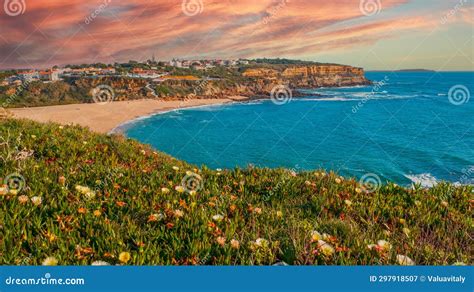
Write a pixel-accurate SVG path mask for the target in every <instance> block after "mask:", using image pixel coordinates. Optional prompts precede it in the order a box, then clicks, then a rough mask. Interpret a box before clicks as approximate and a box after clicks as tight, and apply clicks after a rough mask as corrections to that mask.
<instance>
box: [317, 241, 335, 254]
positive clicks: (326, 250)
mask: <svg viewBox="0 0 474 292" xmlns="http://www.w3.org/2000/svg"><path fill="white" fill-rule="evenodd" d="M318 247H319V249H320V250H321V252H322V253H323V254H324V255H325V256H331V255H332V254H333V253H334V247H332V245H330V244H329V243H327V242H326V241H324V240H318Z"/></svg>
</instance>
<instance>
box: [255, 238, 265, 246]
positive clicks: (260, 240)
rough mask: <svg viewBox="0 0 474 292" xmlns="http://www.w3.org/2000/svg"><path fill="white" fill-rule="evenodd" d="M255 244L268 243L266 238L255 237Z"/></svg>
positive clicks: (263, 244)
mask: <svg viewBox="0 0 474 292" xmlns="http://www.w3.org/2000/svg"><path fill="white" fill-rule="evenodd" d="M255 245H256V246H267V245H268V240H266V239H263V238H257V240H255Z"/></svg>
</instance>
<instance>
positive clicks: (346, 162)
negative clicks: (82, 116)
mask: <svg viewBox="0 0 474 292" xmlns="http://www.w3.org/2000/svg"><path fill="white" fill-rule="evenodd" d="M367 77H368V78H369V79H370V80H372V81H374V82H376V83H375V84H374V85H371V86H361V87H346V88H319V89H314V90H306V92H307V93H309V94H311V95H310V96H307V97H304V98H295V97H294V98H292V99H291V100H290V99H286V100H284V101H286V103H284V104H282V105H277V104H275V103H273V102H272V101H271V100H262V101H254V102H249V103H239V104H232V105H221V106H209V107H201V108H193V109H185V110H179V111H172V112H168V113H164V114H160V115H154V116H151V117H149V118H146V119H141V120H137V121H135V122H133V123H131V124H129V125H128V126H127V127H126V128H125V134H126V135H127V136H128V137H131V138H135V139H137V140H139V141H142V142H144V143H148V144H151V145H152V146H153V147H155V148H156V149H159V150H161V151H163V152H166V153H168V154H170V155H173V156H175V157H177V158H179V159H183V160H185V161H188V162H190V163H193V164H198V165H202V164H205V165H207V166H209V167H211V168H233V167H235V166H242V167H245V166H247V165H249V164H251V165H255V166H262V167H286V168H291V169H295V170H310V169H318V168H324V169H327V170H334V171H337V172H339V173H340V174H341V175H344V176H351V177H357V178H364V177H365V178H366V177H373V176H374V175H375V176H376V177H378V178H380V180H381V181H382V182H384V181H387V180H390V181H394V182H396V183H398V184H402V185H409V184H411V183H412V182H416V183H421V184H422V185H424V186H431V185H433V184H435V183H436V182H438V181H440V180H446V181H451V182H455V183H461V184H473V183H474V97H471V94H474V72H443V73H433V72H403V73H401V72H368V73H367ZM450 90H451V92H450Z"/></svg>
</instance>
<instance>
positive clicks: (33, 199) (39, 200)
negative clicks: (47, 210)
mask: <svg viewBox="0 0 474 292" xmlns="http://www.w3.org/2000/svg"><path fill="white" fill-rule="evenodd" d="M31 202H32V203H33V205H35V206H39V205H41V203H42V202H43V199H42V198H41V197H38V196H34V197H31Z"/></svg>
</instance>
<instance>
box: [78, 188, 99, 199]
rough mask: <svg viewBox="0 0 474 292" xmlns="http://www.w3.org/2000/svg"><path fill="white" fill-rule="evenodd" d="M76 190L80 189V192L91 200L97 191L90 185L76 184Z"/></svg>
mask: <svg viewBox="0 0 474 292" xmlns="http://www.w3.org/2000/svg"><path fill="white" fill-rule="evenodd" d="M76 191H78V192H79V193H80V194H82V195H84V196H85V197H86V199H88V200H91V199H93V198H95V192H94V191H93V190H91V189H90V188H89V187H85V186H80V185H76Z"/></svg>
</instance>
